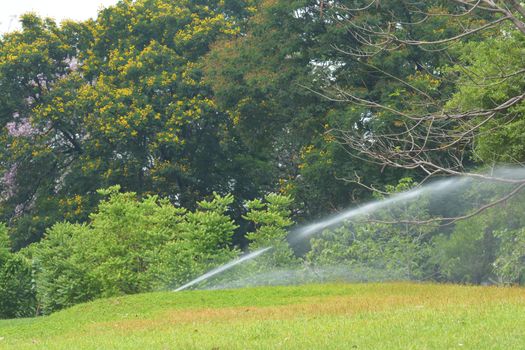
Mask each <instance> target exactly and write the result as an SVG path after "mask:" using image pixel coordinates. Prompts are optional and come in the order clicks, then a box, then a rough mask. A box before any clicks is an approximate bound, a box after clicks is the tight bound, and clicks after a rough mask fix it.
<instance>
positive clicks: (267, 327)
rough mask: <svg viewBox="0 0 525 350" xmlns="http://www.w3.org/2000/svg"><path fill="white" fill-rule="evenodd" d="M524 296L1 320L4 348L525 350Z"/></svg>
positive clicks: (179, 297)
mask: <svg viewBox="0 0 525 350" xmlns="http://www.w3.org/2000/svg"><path fill="white" fill-rule="evenodd" d="M523 329H525V290H524V289H520V288H497V287H467V286H453V285H431V284H409V283H388V284H330V285H306V286H299V287H265V288H253V289H240V290H226V291H187V292H179V293H173V292H164V293H151V294H141V295H133V296H126V297H121V298H113V299H106V300H98V301H95V302H91V303H87V304H82V305H79V306H76V307H73V308H71V309H68V310H64V311H62V312H58V313H56V314H53V315H51V316H49V317H41V318H37V319H23V320H6V321H0V339H1V340H0V349H352V348H354V349H445V348H446V349H454V348H457V349H518V348H525V332H523Z"/></svg>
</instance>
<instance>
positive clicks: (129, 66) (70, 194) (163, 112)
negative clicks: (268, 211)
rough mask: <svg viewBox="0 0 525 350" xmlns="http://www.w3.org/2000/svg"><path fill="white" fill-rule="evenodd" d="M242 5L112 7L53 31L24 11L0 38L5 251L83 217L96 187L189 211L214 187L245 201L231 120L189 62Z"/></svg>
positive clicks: (239, 20) (246, 6) (238, 23)
mask: <svg viewBox="0 0 525 350" xmlns="http://www.w3.org/2000/svg"><path fill="white" fill-rule="evenodd" d="M253 5H254V2H252V1H244V0H243V1H241V0H239V1H207V2H201V1H181V2H178V3H177V4H172V3H171V2H169V1H161V0H155V1H150V0H142V1H121V2H119V3H118V4H117V5H116V6H113V7H109V8H107V9H105V10H102V11H101V12H100V14H99V16H98V18H97V20H96V21H86V22H82V23H75V22H67V23H64V24H63V25H62V26H60V27H59V26H57V25H56V24H55V23H54V22H53V21H51V20H49V19H46V20H42V19H40V18H38V17H37V16H36V15H26V16H24V17H23V20H22V22H23V23H22V24H23V29H22V31H21V32H15V33H10V34H7V35H5V36H4V37H2V39H1V40H2V41H1V45H0V90H1V91H0V92H2V93H1V95H2V97H1V99H2V100H1V101H0V113H2V114H1V116H0V120H1V121H2V122H1V123H2V124H1V126H2V127H4V126H5V128H3V129H2V135H1V136H0V137H1V138H2V141H4V143H5V144H6V145H7V147H6V148H4V149H2V150H1V152H0V166H1V171H2V173H3V175H4V176H3V180H2V182H3V188H4V189H5V190H4V191H3V205H2V216H3V217H4V218H5V220H6V221H8V222H9V223H10V226H11V227H13V231H14V232H15V234H13V237H14V243H15V248H17V249H19V248H21V247H23V246H25V245H27V244H28V243H31V242H34V241H38V240H39V239H40V238H41V236H42V234H43V232H44V231H45V228H46V227H49V226H51V225H52V224H53V223H54V222H57V221H60V220H63V219H67V220H71V221H79V222H83V221H86V220H87V216H88V213H89V212H90V211H91V210H92V209H93V208H94V207H95V206H96V203H97V200H98V198H97V194H96V190H97V189H98V188H101V187H107V186H111V185H114V184H120V185H121V186H122V187H123V189H125V190H130V191H135V192H137V193H139V195H147V194H152V193H157V194H160V195H162V196H163V197H169V198H170V199H171V200H172V202H173V203H182V204H183V205H185V206H188V207H191V206H192V205H195V203H196V201H197V199H200V198H202V197H203V196H205V195H209V194H211V193H212V192H213V191H214V190H215V191H218V192H220V193H229V192H234V193H236V194H240V195H242V196H244V197H242V196H240V197H242V198H253V197H254V196H255V195H256V191H257V190H256V189H254V188H253V186H252V187H249V185H248V184H249V182H247V181H245V180H244V179H243V176H241V174H242V173H243V172H242V171H238V169H239V168H241V169H249V168H250V164H242V163H240V162H237V163H235V166H232V165H231V159H232V154H231V152H234V151H235V148H234V147H231V143H230V141H229V139H228V138H227V137H226V136H225V135H224V130H225V129H228V127H229V124H230V121H229V120H228V118H227V117H226V114H225V113H223V112H222V111H220V110H219V109H218V108H217V107H216V106H215V102H214V101H213V100H212V97H213V95H212V93H211V91H210V89H209V87H208V85H207V84H206V83H205V82H204V80H203V78H202V66H201V65H200V60H201V58H202V57H203V56H204V55H205V54H206V53H207V52H208V51H209V47H210V45H211V43H212V42H214V41H215V40H216V39H217V38H219V37H222V36H232V35H236V34H237V33H239V31H240V28H241V27H242V26H243V23H244V21H245V20H246V18H247V17H249V16H250V15H251V13H252V12H253V11H254V9H253V7H252V6H253ZM243 186H246V187H248V188H247V189H246V188H245V187H243Z"/></svg>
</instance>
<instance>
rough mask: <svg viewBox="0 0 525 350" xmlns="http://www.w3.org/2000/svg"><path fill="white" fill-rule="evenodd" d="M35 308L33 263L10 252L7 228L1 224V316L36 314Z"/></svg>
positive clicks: (11, 316) (12, 316)
mask: <svg viewBox="0 0 525 350" xmlns="http://www.w3.org/2000/svg"><path fill="white" fill-rule="evenodd" d="M35 310H36V299H35V292H34V288H33V281H32V277H31V265H30V263H29V261H28V260H27V259H25V258H24V257H23V256H21V255H20V254H13V253H11V252H10V244H9V239H8V235H7V228H6V226H5V225H3V224H0V318H14V317H29V316H34V315H35Z"/></svg>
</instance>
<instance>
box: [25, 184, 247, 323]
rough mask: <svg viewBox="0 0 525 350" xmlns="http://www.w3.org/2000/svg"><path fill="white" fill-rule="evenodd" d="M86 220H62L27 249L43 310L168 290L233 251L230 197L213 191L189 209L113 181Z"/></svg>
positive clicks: (234, 254) (218, 262)
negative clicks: (140, 194) (126, 190)
mask: <svg viewBox="0 0 525 350" xmlns="http://www.w3.org/2000/svg"><path fill="white" fill-rule="evenodd" d="M101 193H102V194H104V195H107V196H108V199H106V200H103V201H101V202H100V204H99V206H98V211H97V212H96V213H94V214H92V215H91V216H90V222H89V223H88V224H85V225H81V224H69V223H59V224H56V225H54V226H53V227H52V228H51V229H49V230H48V231H47V233H46V235H45V238H44V239H43V240H42V241H41V242H40V243H38V244H36V245H34V247H33V248H32V253H33V260H34V262H35V274H36V282H37V294H38V298H39V301H40V303H41V305H42V312H43V313H45V314H48V313H50V312H52V311H55V310H58V309H62V308H64V307H68V306H71V305H74V304H77V303H80V302H84V301H88V300H92V299H95V298H99V297H109V296H116V295H123V294H132V293H141V292H147V291H152V290H156V289H165V288H171V287H173V286H176V285H179V284H182V283H185V282H187V281H188V280H190V279H192V278H194V277H196V276H197V275H199V274H201V273H203V272H204V271H205V270H207V269H208V268H211V267H214V266H216V265H217V264H221V263H223V262H226V261H227V260H230V259H232V258H233V257H235V256H236V255H237V251H235V250H232V249H231V248H230V244H231V237H232V235H233V232H234V230H235V229H236V226H235V224H234V223H233V221H232V220H231V219H230V218H229V217H228V216H227V215H226V214H225V213H226V211H227V209H228V206H229V205H230V204H231V203H232V201H233V197H231V196H226V197H221V196H219V195H215V196H214V198H213V200H212V201H203V202H200V203H198V205H199V209H198V210H196V211H195V212H188V211H187V210H185V209H183V208H176V207H174V206H173V205H171V204H170V203H169V202H168V201H167V200H161V199H159V198H158V197H156V196H150V197H146V198H144V199H139V198H137V196H136V194H135V193H120V192H119V188H118V187H113V188H110V189H107V190H103V191H101Z"/></svg>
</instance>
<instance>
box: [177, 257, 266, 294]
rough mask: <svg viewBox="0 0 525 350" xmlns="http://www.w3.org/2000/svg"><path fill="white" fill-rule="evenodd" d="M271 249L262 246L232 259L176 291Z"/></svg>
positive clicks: (178, 289)
mask: <svg viewBox="0 0 525 350" xmlns="http://www.w3.org/2000/svg"><path fill="white" fill-rule="evenodd" d="M270 249H272V247H266V248H262V249H259V250H256V251H254V252H252V253H250V254H246V255H244V256H242V257H240V258H238V259H235V260H233V261H230V262H229V263H227V264H224V265H222V266H219V267H217V268H215V269H213V270H211V271H210V272H207V273H205V274H204V275H202V276H200V277H197V278H196V279H194V280H193V281H190V282H188V283H186V284H185V285H183V286H180V287H179V288H177V289H175V292H179V291H181V290H184V289H187V288H189V287H191V286H193V285H194V284H197V283H199V282H202V281H204V280H206V279H208V278H210V277H212V276H215V275H217V274H219V273H221V272H223V271H226V270H229V269H231V268H232V267H234V266H235V265H238V264H241V263H243V262H244V261H246V260H250V259H254V258H256V257H258V256H259V255H261V254H264V253H266V252H267V251H268V250H270Z"/></svg>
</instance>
